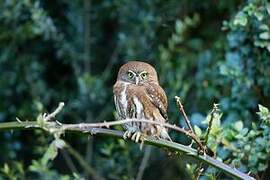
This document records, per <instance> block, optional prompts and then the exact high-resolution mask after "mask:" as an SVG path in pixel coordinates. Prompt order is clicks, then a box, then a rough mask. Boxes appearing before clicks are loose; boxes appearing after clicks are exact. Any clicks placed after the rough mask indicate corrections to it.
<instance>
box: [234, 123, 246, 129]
mask: <svg viewBox="0 0 270 180" xmlns="http://www.w3.org/2000/svg"><path fill="white" fill-rule="evenodd" d="M243 126H244V125H243V122H242V121H237V122H236V123H235V124H234V129H235V130H237V131H241V130H242V129H243Z"/></svg>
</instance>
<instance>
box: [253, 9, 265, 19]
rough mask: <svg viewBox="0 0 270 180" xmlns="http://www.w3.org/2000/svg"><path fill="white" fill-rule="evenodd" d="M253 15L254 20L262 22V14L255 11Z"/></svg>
mask: <svg viewBox="0 0 270 180" xmlns="http://www.w3.org/2000/svg"><path fill="white" fill-rule="evenodd" d="M254 15H255V16H256V18H257V19H258V20H259V21H261V20H263V14H262V13H261V12H259V11H256V12H255V13H254Z"/></svg>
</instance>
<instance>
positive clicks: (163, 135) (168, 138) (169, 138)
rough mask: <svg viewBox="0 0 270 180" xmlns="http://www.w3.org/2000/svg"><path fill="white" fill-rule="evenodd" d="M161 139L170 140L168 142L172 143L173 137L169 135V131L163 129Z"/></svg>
mask: <svg viewBox="0 0 270 180" xmlns="http://www.w3.org/2000/svg"><path fill="white" fill-rule="evenodd" d="M160 137H161V138H162V139H166V140H168V141H172V139H171V137H170V136H169V134H168V131H167V129H165V128H162V130H161V132H160Z"/></svg>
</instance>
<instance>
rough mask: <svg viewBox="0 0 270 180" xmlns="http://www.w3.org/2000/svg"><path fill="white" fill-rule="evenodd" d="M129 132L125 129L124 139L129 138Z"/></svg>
mask: <svg viewBox="0 0 270 180" xmlns="http://www.w3.org/2000/svg"><path fill="white" fill-rule="evenodd" d="M131 134H132V132H131V131H125V132H124V135H123V138H124V139H125V140H126V139H127V138H130V136H131Z"/></svg>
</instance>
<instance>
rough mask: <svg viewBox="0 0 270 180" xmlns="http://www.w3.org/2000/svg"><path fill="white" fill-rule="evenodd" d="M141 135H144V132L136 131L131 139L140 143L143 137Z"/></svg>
mask: <svg viewBox="0 0 270 180" xmlns="http://www.w3.org/2000/svg"><path fill="white" fill-rule="evenodd" d="M141 136H142V133H141V132H139V131H137V132H135V133H134V134H133V135H132V137H131V140H132V141H135V142H136V143H138V142H139V140H140V139H141Z"/></svg>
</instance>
